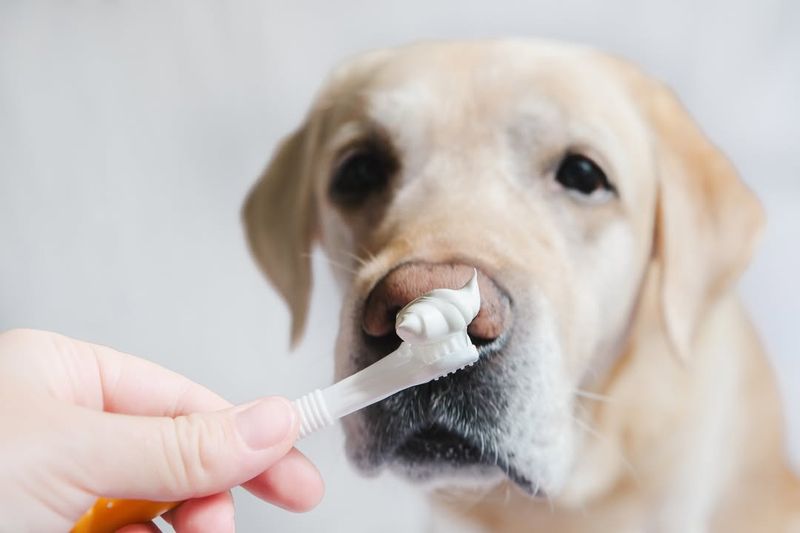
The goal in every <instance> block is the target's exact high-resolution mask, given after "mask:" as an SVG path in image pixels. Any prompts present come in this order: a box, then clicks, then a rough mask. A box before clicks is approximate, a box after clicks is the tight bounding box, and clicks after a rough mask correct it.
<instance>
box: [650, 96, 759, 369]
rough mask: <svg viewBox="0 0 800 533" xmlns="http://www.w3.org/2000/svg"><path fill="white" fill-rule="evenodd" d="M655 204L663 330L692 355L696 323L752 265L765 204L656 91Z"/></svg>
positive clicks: (653, 112)
mask: <svg viewBox="0 0 800 533" xmlns="http://www.w3.org/2000/svg"><path fill="white" fill-rule="evenodd" d="M648 93H649V94H648V97H647V98H646V99H645V100H646V107H647V114H648V115H649V118H650V123H651V125H652V128H653V131H654V134H655V135H654V137H655V156H656V168H657V173H658V184H657V187H658V193H657V194H658V201H657V214H656V217H657V218H656V223H655V245H654V260H655V262H656V263H657V267H658V269H659V270H658V272H659V275H660V279H659V282H658V283H659V296H660V307H661V315H662V321H663V326H664V328H665V331H666V333H667V337H668V340H669V342H670V344H671V346H672V348H673V350H674V351H675V352H676V353H677V354H678V355H679V356H680V357H681V358H686V357H688V356H689V355H690V351H691V347H692V341H693V337H694V333H695V329H696V324H697V322H698V320H699V319H700V317H701V316H702V314H703V312H704V311H705V309H706V308H707V306H708V305H709V304H710V303H711V302H713V301H714V299H715V298H716V297H717V296H719V295H720V294H722V293H723V292H724V291H726V290H728V289H730V287H731V286H732V285H733V284H734V282H735V281H736V280H737V279H738V277H739V275H740V274H741V273H742V271H743V270H744V269H745V267H746V266H747V264H748V262H749V259H750V256H751V254H752V251H753V248H754V245H755V243H756V241H757V237H758V236H759V234H760V231H761V228H762V226H763V224H764V215H763V210H762V208H761V204H760V203H759V202H758V200H757V199H756V197H755V195H754V194H753V193H752V192H751V191H750V190H749V189H748V188H747V186H746V185H745V184H744V183H743V182H742V181H741V180H740V179H739V177H738V175H737V174H736V171H735V169H734V168H733V166H732V165H731V163H730V162H729V161H728V160H727V159H726V158H725V156H724V155H723V154H722V153H721V152H720V151H719V150H718V149H717V148H716V147H715V146H714V145H713V144H712V143H711V142H710V141H709V139H708V138H707V137H706V136H705V135H704V134H703V132H702V131H701V130H700V128H699V127H698V126H697V124H695V123H694V121H693V120H692V119H691V117H690V116H689V114H688V113H687V111H686V110H685V109H684V108H683V106H682V105H681V104H680V102H679V101H678V100H677V98H676V97H675V96H674V95H673V93H672V92H671V91H670V90H669V89H667V88H666V87H664V86H661V85H660V84H659V85H657V86H656V87H655V88H653V87H652V86H651V89H650V90H649V91H648Z"/></svg>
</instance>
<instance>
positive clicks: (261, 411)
mask: <svg viewBox="0 0 800 533" xmlns="http://www.w3.org/2000/svg"><path fill="white" fill-rule="evenodd" d="M296 417H297V415H296V414H295V411H294V407H292V404H291V403H290V402H289V400H286V399H284V398H266V399H263V400H259V401H258V402H256V403H254V404H252V405H250V406H249V407H247V408H246V409H245V410H243V411H241V412H239V413H236V430H237V431H238V432H239V435H241V436H242V439H243V440H244V441H245V442H246V443H247V445H248V446H250V447H251V448H252V449H254V450H261V449H264V448H269V447H271V446H275V445H276V444H278V443H280V442H281V441H283V440H285V439H286V438H287V437H288V436H289V433H290V432H291V431H292V429H293V428H294V425H295V418H296Z"/></svg>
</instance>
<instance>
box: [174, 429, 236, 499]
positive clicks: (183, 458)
mask: <svg viewBox="0 0 800 533" xmlns="http://www.w3.org/2000/svg"><path fill="white" fill-rule="evenodd" d="M229 435H230V430H229V428H227V425H226V424H225V423H224V420H222V419H221V418H220V417H214V416H203V415H199V414H190V415H186V416H179V417H176V418H174V419H172V420H171V423H170V424H167V425H166V428H165V435H164V441H165V442H164V451H165V462H166V468H165V472H166V475H167V479H166V480H165V484H166V485H168V487H169V489H171V490H172V491H176V492H184V493H187V495H188V494H191V493H194V492H195V491H203V490H204V489H206V488H207V487H209V486H210V485H211V484H213V483H214V482H215V480H217V478H218V477H219V475H220V473H221V472H222V471H223V468H224V463H225V460H224V455H225V451H226V442H230V441H229V440H228V437H229Z"/></svg>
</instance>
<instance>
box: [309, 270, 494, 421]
mask: <svg viewBox="0 0 800 533" xmlns="http://www.w3.org/2000/svg"><path fill="white" fill-rule="evenodd" d="M480 307H481V297H480V292H479V290H478V273H477V271H474V270H473V273H472V278H471V279H470V280H469V281H468V282H467V283H466V285H464V286H463V287H461V288H460V289H434V290H432V291H431V292H429V293H427V294H425V295H423V296H420V297H419V298H417V299H415V300H413V301H411V302H410V303H409V304H408V305H406V306H405V307H404V308H403V309H401V310H400V312H399V313H398V314H397V319H396V322H395V330H396V331H397V335H398V336H399V337H400V338H401V339H402V340H403V342H402V343H401V344H400V347H399V348H398V349H397V350H395V351H393V352H392V353H390V354H389V355H387V356H385V357H383V358H382V359H380V360H379V361H377V362H376V363H374V364H372V365H370V366H368V367H367V368H365V369H363V370H361V371H359V372H356V373H355V374H353V375H352V376H350V377H347V378H345V379H343V380H341V381H339V382H338V383H336V384H334V385H331V386H330V387H327V388H325V389H323V390H319V389H317V390H315V391H313V392H311V393H309V394H306V395H305V396H303V397H301V398H299V399H297V400H295V402H294V405H295V407H296V409H297V411H298V413H299V414H300V417H301V425H300V436H301V437H305V436H306V435H308V434H309V433H312V432H314V431H316V430H318V429H320V428H323V427H326V426H329V425H331V424H333V422H334V420H336V419H338V418H341V417H343V416H345V415H348V414H350V413H352V412H354V411H357V410H359V409H362V408H364V407H366V406H368V405H371V404H373V403H375V402H379V401H381V400H383V399H384V398H386V397H387V396H391V395H392V394H395V393H397V392H399V391H401V390H403V389H407V388H408V387H413V386H414V385H419V384H421V383H426V382H428V381H432V380H434V379H438V378H440V377H442V376H444V375H446V374H449V373H451V372H455V371H456V370H459V369H461V368H463V367H465V366H467V365H471V364H473V363H474V362H475V361H477V360H478V351H477V349H476V348H475V346H474V345H473V344H472V342H471V341H470V338H469V336H468V335H467V326H469V324H470V322H472V321H473V320H474V319H475V316H477V314H478V311H479V310H480Z"/></svg>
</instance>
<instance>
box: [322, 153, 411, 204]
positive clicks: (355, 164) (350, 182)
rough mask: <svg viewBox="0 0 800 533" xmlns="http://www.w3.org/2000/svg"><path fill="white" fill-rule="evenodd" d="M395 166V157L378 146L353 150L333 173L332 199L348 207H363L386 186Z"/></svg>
mask: <svg viewBox="0 0 800 533" xmlns="http://www.w3.org/2000/svg"><path fill="white" fill-rule="evenodd" d="M395 167H396V164H395V162H394V160H393V158H392V157H391V156H390V155H389V154H387V153H385V151H383V150H381V149H379V148H377V147H365V148H361V149H358V150H355V151H353V152H352V153H351V154H349V155H347V156H346V157H345V158H344V159H343V160H342V162H341V163H339V165H338V166H337V167H336V169H335V170H334V172H333V178H332V179H331V184H330V191H329V192H330V197H331V200H333V201H334V202H336V203H338V204H341V205H344V206H347V207H355V206H357V205H359V204H360V203H361V202H362V201H364V200H365V199H366V198H367V197H368V196H369V195H370V194H372V193H374V192H377V191H380V190H381V189H383V188H384V187H385V186H386V184H387V183H388V181H389V178H390V177H391V175H392V173H393V172H394V171H395Z"/></svg>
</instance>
